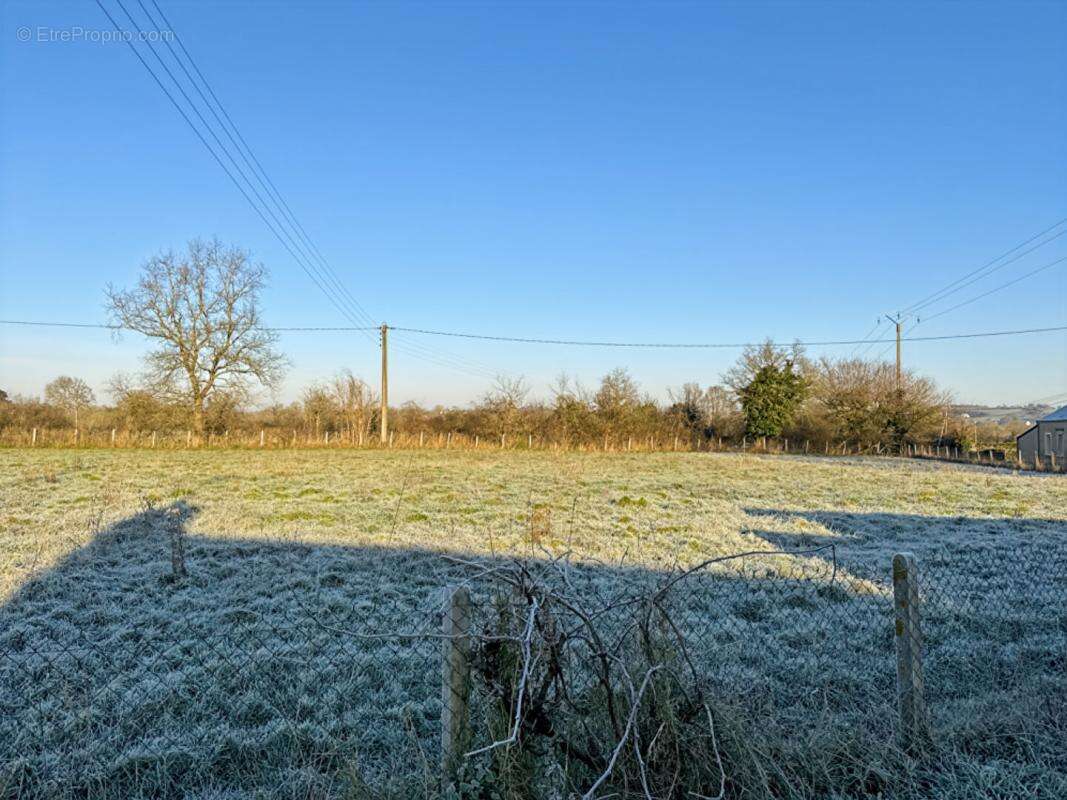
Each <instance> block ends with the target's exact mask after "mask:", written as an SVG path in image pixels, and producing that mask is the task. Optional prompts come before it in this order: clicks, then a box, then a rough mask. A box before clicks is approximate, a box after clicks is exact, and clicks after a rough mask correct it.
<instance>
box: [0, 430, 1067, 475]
mask: <svg viewBox="0 0 1067 800" xmlns="http://www.w3.org/2000/svg"><path fill="white" fill-rule="evenodd" d="M0 446H4V447H32V448H42V449H44V448H62V449H69V448H75V449H147V450H156V449H158V450H193V449H196V450H202V449H216V450H219V449H221V450H226V449H231V450H262V449H272V450H276V449H314V450H353V449H355V450H394V449H395V450H460V451H470V450H545V451H547V450H551V451H578V452H604V453H626V452H645V453H655V452H658V453H670V452H729V453H754V454H767V455H794V456H799V455H803V456H891V457H905V458H914V459H922V460H930V461H941V462H946V463H953V464H969V465H977V466H987V467H997V468H1001V469H1010V470H1028V471H1035V472H1053V473H1067V452H1062V448H1061V452H1059V453H1057V452H1056V451H1053V450H1050V451H1049V452H1046V453H1041V452H1035V453H1028V454H1025V455H1023V454H1020V453H1018V452H1016V451H1015V450H1014V447H1010V448H1008V449H1004V447H1003V446H1000V447H984V446H983V447H977V448H975V449H968V448H966V447H961V446H959V445H956V444H954V445H947V444H937V443H935V444H920V443H911V442H909V443H904V444H887V443H883V442H866V443H864V442H850V441H837V440H833V441H830V440H821V441H814V440H811V439H803V438H793V439H790V438H769V437H766V436H756V437H750V436H741V437H740V438H737V437H721V436H718V437H713V438H706V437H703V436H700V437H695V438H694V437H693V436H691V435H688V434H685V433H681V434H663V435H636V436H631V435H607V436H598V437H593V438H585V439H569V438H567V437H560V436H554V435H544V434H540V433H512V434H506V433H505V434H500V433H495V434H488V435H484V436H483V435H479V434H471V433H461V432H458V431H433V430H422V431H393V432H391V433H389V435H388V437H387V438H386V439H385V441H382V440H381V438H380V437H379V435H378V434H377V433H376V432H374V431H371V430H369V429H368V430H366V431H360V432H355V433H353V432H351V431H320V432H312V431H307V430H296V429H278V428H270V429H263V430H260V431H259V432H254V431H232V432H231V431H225V432H223V433H205V434H203V435H202V436H198V435H196V434H194V433H193V431H191V430H165V431H135V430H123V429H118V428H113V429H82V430H78V429H69V428H30V429H22V428H12V427H6V428H0Z"/></svg>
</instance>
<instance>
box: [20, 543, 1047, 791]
mask: <svg viewBox="0 0 1067 800" xmlns="http://www.w3.org/2000/svg"><path fill="white" fill-rule="evenodd" d="M130 530H131V531H132V530H133V529H132V528H131V529H130ZM144 550H146V547H145V542H144V539H143V537H137V536H134V535H132V534H131V533H130V532H129V531H124V530H122V529H119V530H117V531H115V532H114V533H113V535H112V536H111V537H110V538H109V540H108V541H105V542H98V543H94V545H93V546H91V547H90V548H89V549H88V550H87V551H86V552H83V553H79V554H77V555H75V556H72V557H71V558H70V559H69V560H68V562H67V563H65V564H63V565H61V566H59V567H57V568H55V569H53V570H51V571H50V572H49V573H47V574H45V575H42V576H39V577H37V578H35V579H33V580H32V581H30V582H29V583H28V584H27V585H25V586H24V587H23V588H22V589H21V590H20V591H19V592H18V594H17V595H16V596H15V597H13V598H12V599H11V600H10V601H9V602H8V603H7V604H6V605H5V606H4V607H3V609H2V610H0V797H5V798H16V797H17V798H46V797H47V798H67V797H115V798H118V797H122V798H129V797H227V798H230V797H246V796H247V797H264V796H265V797H294V796H301V797H307V796H314V797H342V796H353V795H354V796H360V795H359V793H358V790H359V789H360V788H361V787H368V786H373V787H375V788H376V791H380V792H382V793H383V794H385V795H390V794H393V795H396V796H414V795H433V794H435V793H437V792H439V791H441V790H442V788H443V786H444V785H445V784H446V783H448V782H450V781H455V782H457V784H456V785H457V786H459V787H460V790H459V791H460V794H461V795H462V793H463V787H464V786H466V787H467V790H468V792H469V793H471V794H472V795H473V794H476V792H475V791H474V790H473V789H471V788H470V787H471V786H477V785H480V784H479V781H481V782H482V784H484V783H485V782H486V781H489V782H492V783H493V784H494V785H502V784H503V782H505V781H513V782H515V781H522V782H524V785H526V788H527V789H528V790H529V791H528V793H527V794H526V795H523V796H561V797H562V796H579V795H581V794H583V793H586V792H588V791H590V789H591V787H592V790H593V794H590V795H589V796H601V795H604V796H607V795H608V794H611V793H612V792H617V793H619V794H621V795H622V796H634V797H646V796H656V797H663V796H682V795H683V794H684V792H682V794H674V792H675V791H676V790H677V791H681V789H680V787H683V786H684V788H685V789H686V790H687V791H693V792H695V793H696V794H697V795H700V796H707V797H714V796H720V797H732V796H737V797H744V796H768V797H771V796H789V793H790V791H794V790H795V791H801V792H807V793H808V794H807V796H818V795H819V794H832V793H838V794H840V795H842V796H846V795H849V794H862V793H863V792H866V793H868V794H874V793H877V792H884V793H885V794H886V796H893V794H892V790H893V787H894V786H895V785H896V781H898V780H903V778H902V777H901V776H902V775H905V774H907V773H908V770H907V769H905V768H904V767H903V766H902V765H901V764H900V763H899V762H898V761H894V760H893V759H895V758H897V756H896V755H895V754H897V753H898V752H899V747H898V745H899V743H900V736H901V730H900V728H901V716H900V715H901V684H900V681H901V679H900V672H899V670H900V653H901V650H900V645H899V642H897V641H895V636H894V624H895V619H898V617H895V614H897V615H899V610H900V609H899V603H896V602H895V600H894V590H895V587H894V573H893V570H892V569H891V565H890V563H888V559H875V560H868V561H866V562H863V561H858V560H857V561H851V562H847V563H846V562H843V561H842V560H841V559H840V558H839V555H838V553H837V550H836V549H835V548H834V547H833V546H825V547H820V548H815V549H813V550H805V551H769V552H758V553H750V554H737V555H734V556H729V557H725V558H717V559H714V560H713V561H712V562H711V563H708V564H706V565H704V566H703V567H702V568H700V569H697V570H694V571H692V572H684V571H681V570H678V569H673V570H671V569H664V570H653V569H648V568H642V567H637V566H624V565H604V564H590V563H578V562H572V561H570V560H569V559H561V558H550V557H548V556H544V557H537V558H529V557H527V558H524V559H507V558H492V559H487V558H479V559H469V560H464V559H458V558H452V557H447V556H445V557H442V556H441V555H440V554H437V553H432V552H403V551H388V550H385V549H383V550H382V551H380V552H360V553H356V554H353V553H350V552H347V551H343V550H342V549H341V548H337V549H336V550H332V551H329V552H320V549H319V548H311V547H308V546H303V545H292V546H285V547H282V546H269V545H266V544H264V543H262V542H237V543H233V542H208V541H196V542H190V543H189V547H188V550H189V555H190V558H191V559H192V562H191V563H192V567H191V568H190V570H189V575H188V576H185V577H175V576H173V575H170V574H166V573H162V572H161V571H160V569H159V568H158V567H159V563H160V561H159V558H158V557H148V556H145V555H144V554H143V551H144ZM157 556H158V554H157ZM241 560H245V561H247V562H248V563H251V564H254V568H252V569H250V570H246V571H244V572H242V573H241V574H240V575H232V574H230V573H231V572H232V571H233V567H232V562H234V561H241ZM915 569H916V571H917V573H918V574H917V576H916V575H912V576H911V579H914V580H915V581H916V582H915V584H914V586H915V591H916V592H917V594H916V596H917V597H918V599H919V613H920V616H921V631H922V635H921V641H919V640H918V639H917V641H916V644H917V645H918V653H919V657H920V659H921V669H923V670H924V671H925V675H924V676H923V675H921V674H920V676H919V677H920V679H922V678H923V677H924V680H923V681H922V682H923V683H924V684H925V685H924V687H921V690H922V693H923V696H922V700H923V702H924V705H925V709H927V710H928V712H927V713H928V715H929V726H928V732H929V737H930V740H931V742H932V743H933V745H932V746H933V747H935V748H938V749H940V751H941V752H942V753H943V752H945V751H950V752H953V753H956V754H957V756H958V754H959V753H961V752H962V753H965V754H967V757H968V758H972V759H977V761H978V762H979V763H983V764H987V765H996V764H1003V763H1010V764H1014V765H1015V767H1016V768H1017V771H1019V772H1026V771H1027V770H1029V773H1027V774H1031V775H1033V774H1038V775H1040V776H1041V777H1040V781H1044V782H1045V783H1042V784H1041V785H1042V786H1046V785H1047V786H1053V785H1055V786H1062V785H1067V745H1065V742H1067V737H1064V736H1063V733H1064V731H1067V547H1064V545H1063V542H1062V541H1060V540H1052V541H1041V542H1039V541H1034V542H1033V544H1032V545H1031V546H1026V547H1020V548H1019V549H1018V551H1017V552H1016V553H1015V554H1014V555H1013V557H1012V558H1011V559H1010V561H1008V562H1005V561H1004V560H1002V559H999V558H994V557H992V556H991V554H990V553H989V552H988V551H985V550H981V549H977V548H975V549H971V550H969V549H967V548H962V547H961V548H958V549H956V550H951V549H943V550H940V551H936V552H934V553H931V554H928V555H927V556H926V557H924V558H922V559H918V560H917V561H916V566H915ZM457 586H458V587H463V589H464V592H465V594H466V595H467V597H468V598H469V599H468V600H467V601H466V602H467V603H468V606H467V609H466V611H464V612H463V615H462V617H461V618H458V622H459V623H460V625H459V626H458V627H457V625H455V624H452V625H451V627H449V625H447V624H446V620H448V621H450V622H452V623H455V622H457V619H454V618H452V617H451V615H452V613H453V611H454V608H455V607H454V605H450V603H452V602H453V601H452V599H451V598H454V597H455V596H456V595H455V594H454V589H455V587H457ZM446 587H450V588H449V589H446ZM898 632H899V627H898ZM457 646H462V648H463V649H462V651H461V652H460V655H459V657H458V660H457V650H456V647H457ZM457 669H458V670H460V671H461V672H460V673H457V672H456V670H457ZM605 676H607V677H606V678H605ZM667 676H673V677H671V678H670V679H668V677H667ZM457 678H458V679H457ZM909 680H911V679H910V678H909ZM665 709H666V710H665ZM668 711H669V713H668ZM705 712H706V714H705ZM629 717H632V720H630V722H631V723H632V724H630V725H629V726H627V720H628V718H629ZM509 738H510V741H508V740H509ZM620 742H622V743H623V744H624V745H625V746H621V745H620ZM494 744H495V745H496V746H494ZM668 744H670V747H668V746H667V745H668ZM616 748H618V753H616V752H615V751H616ZM672 748H673V749H672ZM450 750H451V751H452V752H449V751H450ZM613 753H615V756H616V757H615V759H614V760H612V754H613ZM671 753H673V755H671ZM686 754H688V755H690V756H693V757H688V758H687V757H683V756H685V755H686ZM696 756H699V758H697V757H696ZM450 759H451V762H452V763H449V762H450ZM983 759H984V761H983ZM698 761H699V765H697V762H698ZM716 765H718V766H716ZM894 770H896V771H897V772H895V771H894ZM912 771H913V770H912ZM604 775H606V776H607V777H602V776H604ZM598 778H600V780H601V782H600V783H599V784H597V783H596V781H597V780H598ZM1056 781H1059V782H1060V783H1055V782H1056ZM753 787H756V788H753ZM609 788H610V791H609ZM597 792H599V794H598V793H597ZM627 792H629V793H630V794H627ZM761 793H762V794H761ZM1006 796H1010V793H1009V795H1006ZM1019 796H1025V795H1023V794H1020V795H1019ZM1048 796H1055V795H1054V794H1050V795H1048Z"/></svg>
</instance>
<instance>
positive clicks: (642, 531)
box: [0, 449, 1067, 798]
mask: <svg viewBox="0 0 1067 800" xmlns="http://www.w3.org/2000/svg"><path fill="white" fill-rule="evenodd" d="M0 467H2V469H0V712H2V713H0V797H32V796H39V797H47V796H62V795H63V794H64V793H66V794H69V795H71V796H80V797H85V796H92V797H97V796H99V797H137V796H141V797H159V796H173V797H204V798H206V797H332V796H365V794H366V793H367V792H370V789H369V788H367V784H372V785H374V786H375V787H378V788H379V789H382V790H383V791H393V792H395V793H398V794H409V795H410V794H414V793H416V791H417V792H418V793H420V794H422V793H430V792H431V791H432V785H433V780H432V777H430V776H431V773H434V771H435V770H436V761H435V759H436V758H437V756H436V754H435V748H436V746H437V740H436V738H435V737H436V736H437V733H436V725H437V720H438V718H439V715H440V689H439V682H440V677H439V676H440V664H439V660H438V659H439V657H438V653H439V649H440V648H439V643H437V642H434V641H430V640H425V641H418V640H399V641H398V640H387V639H370V638H365V636H364V638H361V635H366V634H371V633H375V632H382V631H392V632H398V631H413V630H416V629H418V628H419V626H421V625H424V624H428V623H432V622H433V619H432V611H433V609H434V608H435V607H436V606H435V604H436V603H438V602H439V597H440V590H441V588H442V586H443V584H445V583H448V582H450V581H453V580H455V579H456V577H457V568H456V565H455V564H454V563H450V562H445V561H442V559H441V558H440V554H441V553H442V552H443V553H448V554H452V555H454V556H457V557H459V558H462V559H473V558H486V559H500V558H504V557H506V556H507V555H509V554H526V555H528V556H530V557H535V558H540V557H544V556H545V555H546V554H548V553H560V552H563V551H570V552H572V553H574V554H575V555H574V557H575V559H576V561H579V562H583V561H584V562H585V563H586V564H587V572H588V574H589V576H590V580H591V581H593V582H595V583H597V584H598V585H601V586H608V587H610V586H611V585H613V584H615V583H616V582H619V581H622V580H626V579H630V578H631V577H632V576H633V575H634V574H637V573H647V574H656V573H658V572H662V571H664V570H669V569H671V568H673V567H676V566H678V565H687V564H694V563H698V562H700V561H702V560H704V559H707V558H709V557H711V556H714V555H719V554H731V553H737V552H743V551H781V550H786V551H789V550H803V551H807V552H805V553H803V554H799V553H798V554H794V555H786V556H779V557H775V558H773V559H767V560H761V559H760V558H759V557H755V558H752V559H746V560H745V561H744V562H738V564H737V565H736V567H734V566H731V567H730V570H728V571H723V572H721V573H718V574H717V575H716V576H712V577H709V580H708V581H707V586H706V587H705V588H706V592H705V593H704V594H701V595H700V596H699V597H698V596H697V595H695V594H694V595H693V596H692V601H691V602H690V603H689V605H688V606H687V608H686V610H685V612H684V613H685V619H686V621H687V624H690V625H691V626H692V634H693V639H694V642H696V643H698V644H699V654H698V655H699V658H700V659H702V663H703V664H705V665H706V669H707V671H708V674H709V675H710V676H712V677H713V678H714V681H715V684H716V685H718V686H721V687H723V699H724V702H730V703H736V707H737V708H738V709H748V710H749V711H752V710H753V709H755V710H756V711H758V712H759V713H760V714H763V715H764V716H763V717H761V720H762V724H763V728H765V729H766V730H767V731H769V732H768V733H766V734H765V735H766V743H765V747H766V748H768V749H770V748H772V747H773V748H774V752H773V753H771V754H768V758H769V759H770V760H772V761H775V762H777V763H780V764H782V765H783V766H782V768H781V772H782V775H781V776H780V777H774V776H773V775H772V778H773V779H774V781H775V784H774V788H775V791H776V792H778V796H796V797H803V796H840V797H845V796H850V797H851V796H856V797H858V796H875V795H876V794H877V793H878V792H884V793H889V794H892V793H893V792H895V791H897V789H896V788H895V784H894V782H893V780H892V779H891V778H889V777H888V775H889V773H890V772H892V771H894V770H898V769H904V770H905V771H907V770H910V775H911V777H910V779H909V781H908V782H907V783H906V786H905V787H904V788H903V789H900V790H899V794H900V795H901V796H903V795H905V794H907V793H908V792H912V793H914V792H916V791H919V792H925V791H929V792H930V794H929V795H928V796H938V797H959V798H964V797H974V796H989V797H1020V798H1021V797H1028V796H1047V797H1056V796H1063V795H1064V793H1065V792H1067V746H1065V745H1064V741H1067V701H1065V699H1064V698H1065V697H1067V664H1065V662H1067V479H1065V478H1063V477H1059V476H1049V475H1034V474H1020V475H1013V474H1010V473H1006V472H995V471H992V470H986V469H982V468H972V467H958V466H949V465H942V464H937V463H933V462H913V461H897V460H890V459H822V458H810V459H806V458H801V457H775V456H749V455H737V454H700V453H686V454H667V453H662V454H649V453H641V454H633V455H626V454H581V453H547V452H523V451H509V452H505V453H500V452H489V451H483V452H459V451H439V450H435V451H395V452H388V451H344V450H307V451H302V450H296V451H276V450H275V451H266V452H256V451H195V450H194V451H168V452H153V451H148V450H143V451H138V450H116V451H109V450H82V451H69V450H67V451H64V450H39V451H32V450H26V449H21V450H18V449H12V450H3V451H0ZM176 526H181V527H182V528H183V529H184V531H185V533H186V541H185V549H186V562H187V567H188V573H189V574H188V576H187V577H184V578H179V579H175V578H173V577H172V576H171V549H170V544H169V542H170V538H169V537H170V533H171V531H172V530H173V529H174V528H175V527H176ZM828 544H833V545H835V548H834V551H833V555H832V557H831V555H830V551H829V550H828V549H825V548H824V549H822V550H817V551H815V552H812V550H813V548H819V547H823V546H825V545H828ZM900 551H910V552H912V553H914V554H915V555H916V557H917V559H918V562H919V563H920V565H922V574H923V576H924V581H925V582H926V583H924V588H925V587H926V586H928V587H929V589H930V592H929V601H930V604H929V609H928V628H927V637H928V640H929V657H928V662H927V670H928V673H927V683H928V688H929V693H930V700H931V715H932V717H933V721H934V723H935V728H936V730H937V731H938V738H939V747H940V748H941V749H940V750H939V751H938V752H939V755H938V757H937V763H936V764H920V763H916V764H911V765H905V766H904V767H901V765H900V764H899V763H898V762H897V761H895V760H894V759H896V758H897V757H896V755H894V754H893V753H891V752H890V749H889V748H888V747H887V746H886V743H887V742H890V741H891V740H892V737H893V731H892V712H891V709H892V705H893V700H894V698H893V680H894V672H893V670H894V662H893V650H892V632H891V610H890V606H889V597H890V592H891V588H890V586H889V577H890V560H891V558H892V555H893V554H894V553H896V552H900ZM831 590H832V591H831ZM756 711H752V713H756ZM883 712H884V713H883ZM813 754H819V755H818V756H817V757H815V756H813ZM736 770H737V771H738V774H739V772H740V770H741V765H740V764H738V765H736ZM772 772H773V770H772ZM413 787H415V788H413ZM781 787H785V789H782V788H781ZM763 788H766V787H763ZM763 788H760V787H751V786H747V785H744V784H743V783H738V784H737V785H732V786H731V794H730V796H761V795H760V791H763ZM768 791H769V790H768Z"/></svg>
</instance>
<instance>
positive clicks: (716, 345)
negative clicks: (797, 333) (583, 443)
mask: <svg viewBox="0 0 1067 800" xmlns="http://www.w3.org/2000/svg"><path fill="white" fill-rule="evenodd" d="M0 325H23V326H35V327H45V328H99V329H104V330H130V329H129V328H125V327H123V326H121V325H107V324H104V323H91V322H46V321H37V320H16V319H0ZM913 327H914V326H913ZM267 330H270V331H275V332H278V333H352V332H357V331H366V330H377V327H375V328H373V329H372V328H366V327H359V326H356V327H351V326H348V327H346V326H336V327H328V326H287V327H269V328H267ZM389 330H391V331H403V332H406V333H419V334H424V335H427V336H449V337H455V338H461V339H478V340H483V341H493V342H516V343H521V344H547V345H561V346H568V347H620V348H635V349H737V348H743V347H760V346H762V345H764V344H767V342H608V341H587V340H578V339H535V338H526V337H521V336H491V335H487V334H477V333H459V332H455V331H436V330H428V329H425V328H405V327H401V326H393V325H390V326H389ZM1058 331H1067V325H1055V326H1051V327H1047V328H1020V329H1016V330H1008V331H981V332H978V333H953V334H943V335H941V336H912V337H909V338H902V339H901V341H905V342H940V341H948V340H953V339H980V338H987V337H992V336H1018V335H1022V334H1031V333H1054V332H1058ZM868 342H870V343H872V344H887V343H895V342H896V338H892V339H873V340H867V339H838V340H810V341H804V340H796V341H793V342H784V343H783V342H773V341H772V342H770V344H771V345H773V346H776V347H792V346H794V345H797V346H800V347H832V346H840V345H850V344H851V345H855V344H867V343H868Z"/></svg>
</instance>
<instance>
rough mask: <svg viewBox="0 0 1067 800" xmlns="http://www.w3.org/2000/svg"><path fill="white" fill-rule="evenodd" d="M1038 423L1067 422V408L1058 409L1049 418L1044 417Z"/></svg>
mask: <svg viewBox="0 0 1067 800" xmlns="http://www.w3.org/2000/svg"><path fill="white" fill-rule="evenodd" d="M1038 422H1067V406H1064V407H1063V408H1057V409H1056V410H1055V411H1053V412H1052V413H1051V414H1049V415H1048V416H1047V417H1042V418H1041V419H1039V420H1038Z"/></svg>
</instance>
